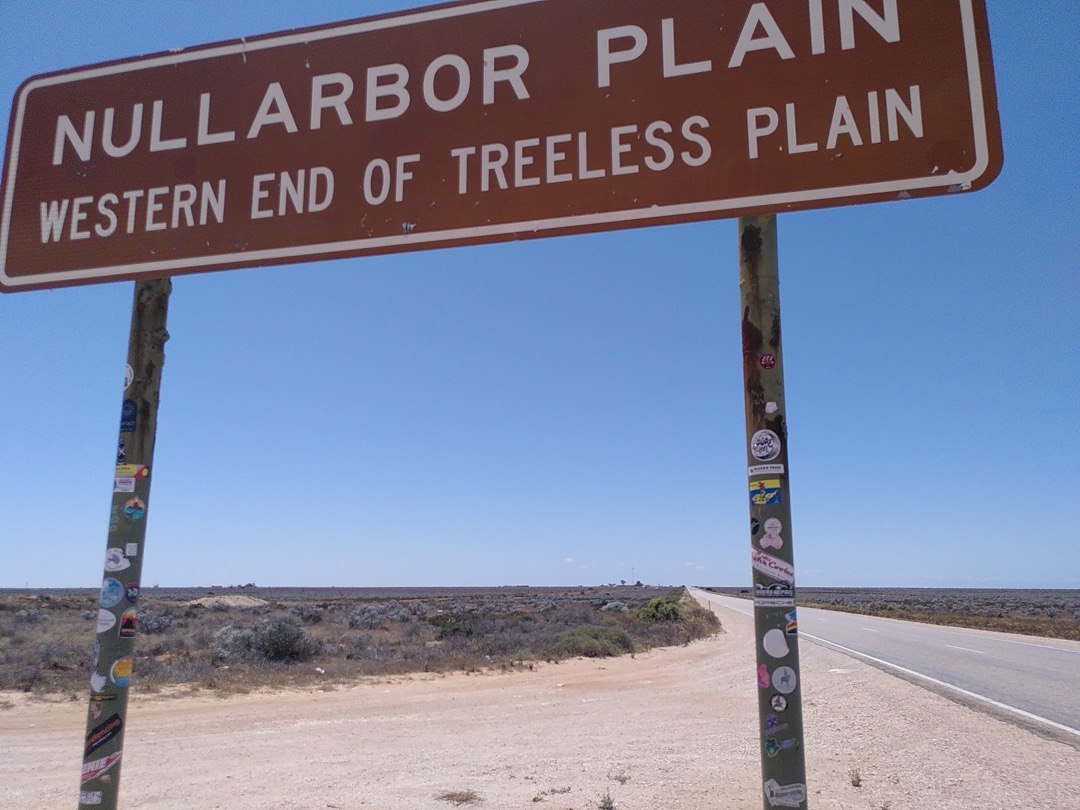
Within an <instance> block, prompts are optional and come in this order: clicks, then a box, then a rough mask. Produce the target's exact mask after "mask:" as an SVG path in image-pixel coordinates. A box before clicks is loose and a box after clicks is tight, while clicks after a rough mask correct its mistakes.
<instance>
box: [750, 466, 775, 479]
mask: <svg viewBox="0 0 1080 810" xmlns="http://www.w3.org/2000/svg"><path fill="white" fill-rule="evenodd" d="M746 472H747V474H748V475H750V476H751V477H753V476H755V475H783V474H784V465H783V464H755V465H754V466H752V467H747V468H746Z"/></svg>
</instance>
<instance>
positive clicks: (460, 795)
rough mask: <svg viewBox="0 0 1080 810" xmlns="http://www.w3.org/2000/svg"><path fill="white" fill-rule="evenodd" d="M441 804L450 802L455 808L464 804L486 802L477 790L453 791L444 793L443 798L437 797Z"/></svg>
mask: <svg viewBox="0 0 1080 810" xmlns="http://www.w3.org/2000/svg"><path fill="white" fill-rule="evenodd" d="M435 798H437V799H438V800H439V801H440V802H449V803H450V804H452V805H454V806H455V807H460V806H461V805H463V804H483V803H484V800H483V799H482V798H480V794H479V793H477V792H476V791H475V790H452V791H450V792H449V793H444V794H442V795H441V796H436V797H435Z"/></svg>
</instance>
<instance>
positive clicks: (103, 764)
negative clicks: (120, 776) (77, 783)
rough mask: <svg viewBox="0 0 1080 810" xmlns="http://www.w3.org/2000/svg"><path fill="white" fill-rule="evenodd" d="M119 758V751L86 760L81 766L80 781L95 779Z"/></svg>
mask: <svg viewBox="0 0 1080 810" xmlns="http://www.w3.org/2000/svg"><path fill="white" fill-rule="evenodd" d="M119 760H120V752H119V751H116V752H115V753H112V754H109V755H108V756H107V757H102V758H101V759H95V760H94V761H93V762H87V763H86V764H85V765H83V766H82V781H83V782H84V783H85V782H89V781H90V780H91V779H97V778H98V777H99V776H101V775H102V774H103V773H105V771H107V770H109V768H111V767H112V766H113V765H115V764H116V763H117V762H118V761H119Z"/></svg>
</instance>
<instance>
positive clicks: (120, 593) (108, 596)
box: [98, 577, 124, 609]
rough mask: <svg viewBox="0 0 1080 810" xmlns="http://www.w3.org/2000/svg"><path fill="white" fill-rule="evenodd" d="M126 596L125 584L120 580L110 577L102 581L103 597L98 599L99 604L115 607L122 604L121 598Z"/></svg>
mask: <svg viewBox="0 0 1080 810" xmlns="http://www.w3.org/2000/svg"><path fill="white" fill-rule="evenodd" d="M123 598H124V586H123V585H121V584H120V580H118V579H113V578H112V577H109V578H108V579H106V580H104V581H103V582H102V583H101V598H100V599H98V604H99V605H100V606H101V607H103V608H105V609H108V608H114V607H116V606H117V605H119V604H120V600H121V599H123Z"/></svg>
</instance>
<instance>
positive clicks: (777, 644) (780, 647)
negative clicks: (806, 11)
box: [761, 629, 791, 658]
mask: <svg viewBox="0 0 1080 810" xmlns="http://www.w3.org/2000/svg"><path fill="white" fill-rule="evenodd" d="M761 644H762V646H763V647H764V648H765V652H767V653H768V654H769V655H771V656H772V657H773V658H783V657H784V656H786V655H787V654H788V653H789V652H791V650H790V649H789V648H788V643H787V638H785V637H784V631H783V630H776V629H773V630H769V631H768V632H767V633H766V634H765V637H764V638H763V639H762V640H761Z"/></svg>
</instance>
